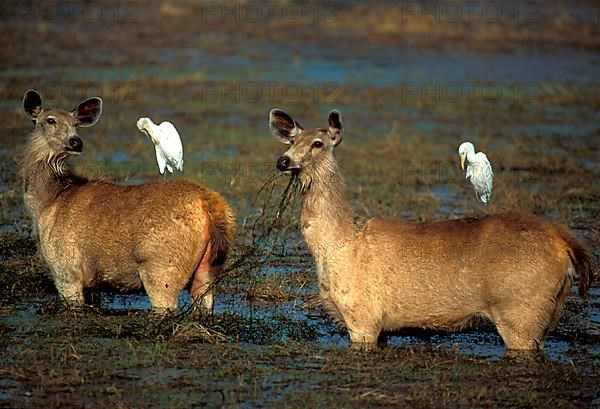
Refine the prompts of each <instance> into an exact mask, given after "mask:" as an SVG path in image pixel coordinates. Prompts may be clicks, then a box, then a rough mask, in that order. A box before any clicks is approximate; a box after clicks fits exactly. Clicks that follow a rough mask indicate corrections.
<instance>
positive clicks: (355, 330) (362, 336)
mask: <svg viewBox="0 0 600 409" xmlns="http://www.w3.org/2000/svg"><path fill="white" fill-rule="evenodd" d="M346 325H347V327H348V332H349V333H350V344H351V346H352V347H353V348H359V349H373V348H374V347H376V346H377V339H378V338H379V333H380V332H381V331H380V330H379V329H378V328H366V327H364V326H362V327H360V326H358V325H356V324H355V323H353V322H346Z"/></svg>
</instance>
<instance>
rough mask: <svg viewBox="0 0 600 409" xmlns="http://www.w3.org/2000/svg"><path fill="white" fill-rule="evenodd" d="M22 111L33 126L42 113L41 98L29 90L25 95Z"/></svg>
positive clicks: (35, 92) (34, 91)
mask: <svg viewBox="0 0 600 409" xmlns="http://www.w3.org/2000/svg"><path fill="white" fill-rule="evenodd" d="M23 111H24V112H25V115H27V118H29V119H31V120H32V121H33V123H34V124H35V123H37V119H38V117H39V116H40V114H41V113H42V97H41V95H40V94H39V93H38V92H37V91H36V90H33V89H30V90H29V91H27V92H26V93H25V96H24V97H23Z"/></svg>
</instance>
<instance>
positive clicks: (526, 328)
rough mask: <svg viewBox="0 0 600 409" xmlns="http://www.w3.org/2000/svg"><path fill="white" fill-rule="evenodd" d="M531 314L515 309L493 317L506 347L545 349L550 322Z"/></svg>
mask: <svg viewBox="0 0 600 409" xmlns="http://www.w3.org/2000/svg"><path fill="white" fill-rule="evenodd" d="M528 315H529V316H528ZM531 315H532V314H526V313H524V312H523V311H514V312H513V313H508V312H503V313H502V314H499V316H497V317H493V318H494V323H495V324H496V329H497V330H498V333H499V334H500V337H502V340H503V341H504V344H505V345H506V349H543V347H544V334H545V332H546V330H547V326H548V322H546V321H547V320H540V319H539V318H540V317H537V316H534V317H532V316H531ZM541 321H544V322H541Z"/></svg>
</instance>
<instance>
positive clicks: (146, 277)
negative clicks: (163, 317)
mask: <svg viewBox="0 0 600 409" xmlns="http://www.w3.org/2000/svg"><path fill="white" fill-rule="evenodd" d="M139 274H140V278H141V279H142V283H143V284H144V289H145V290H146V293H147V294H148V297H149V298H150V303H151V304H152V311H153V312H157V313H160V314H164V313H166V312H168V311H174V310H176V309H177V301H178V299H179V292H180V291H181V287H182V286H179V285H178V283H177V282H176V278H177V277H179V276H180V272H179V270H178V269H177V268H176V267H164V266H159V265H147V266H144V267H142V268H140V270H139Z"/></svg>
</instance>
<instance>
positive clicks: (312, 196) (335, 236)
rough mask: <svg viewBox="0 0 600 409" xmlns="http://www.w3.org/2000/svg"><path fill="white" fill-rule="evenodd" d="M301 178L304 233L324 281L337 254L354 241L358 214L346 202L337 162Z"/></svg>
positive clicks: (321, 278)
mask: <svg viewBox="0 0 600 409" xmlns="http://www.w3.org/2000/svg"><path fill="white" fill-rule="evenodd" d="M300 179H301V182H302V186H303V192H304V193H303V204H302V215H301V226H302V233H303V235H304V239H305V241H306V244H307V245H308V247H309V249H310V251H311V252H312V254H313V256H314V257H315V261H316V262H317V272H318V274H319V279H320V280H321V281H323V279H326V278H327V275H328V272H329V270H330V268H328V267H331V265H332V262H333V261H334V260H335V259H336V255H339V254H340V253H339V252H340V250H341V249H343V248H345V247H346V246H347V245H348V244H350V243H351V242H352V241H353V240H354V236H355V233H356V230H355V224H354V213H353V212H352V210H351V209H350V207H349V206H348V203H347V201H346V198H345V195H344V193H345V183H344V178H343V176H342V175H341V174H340V172H339V170H338V167H337V164H336V162H335V160H333V159H331V161H329V163H325V166H322V167H321V168H319V169H318V170H316V171H314V172H311V175H310V176H307V177H302V175H301V178H300Z"/></svg>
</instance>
